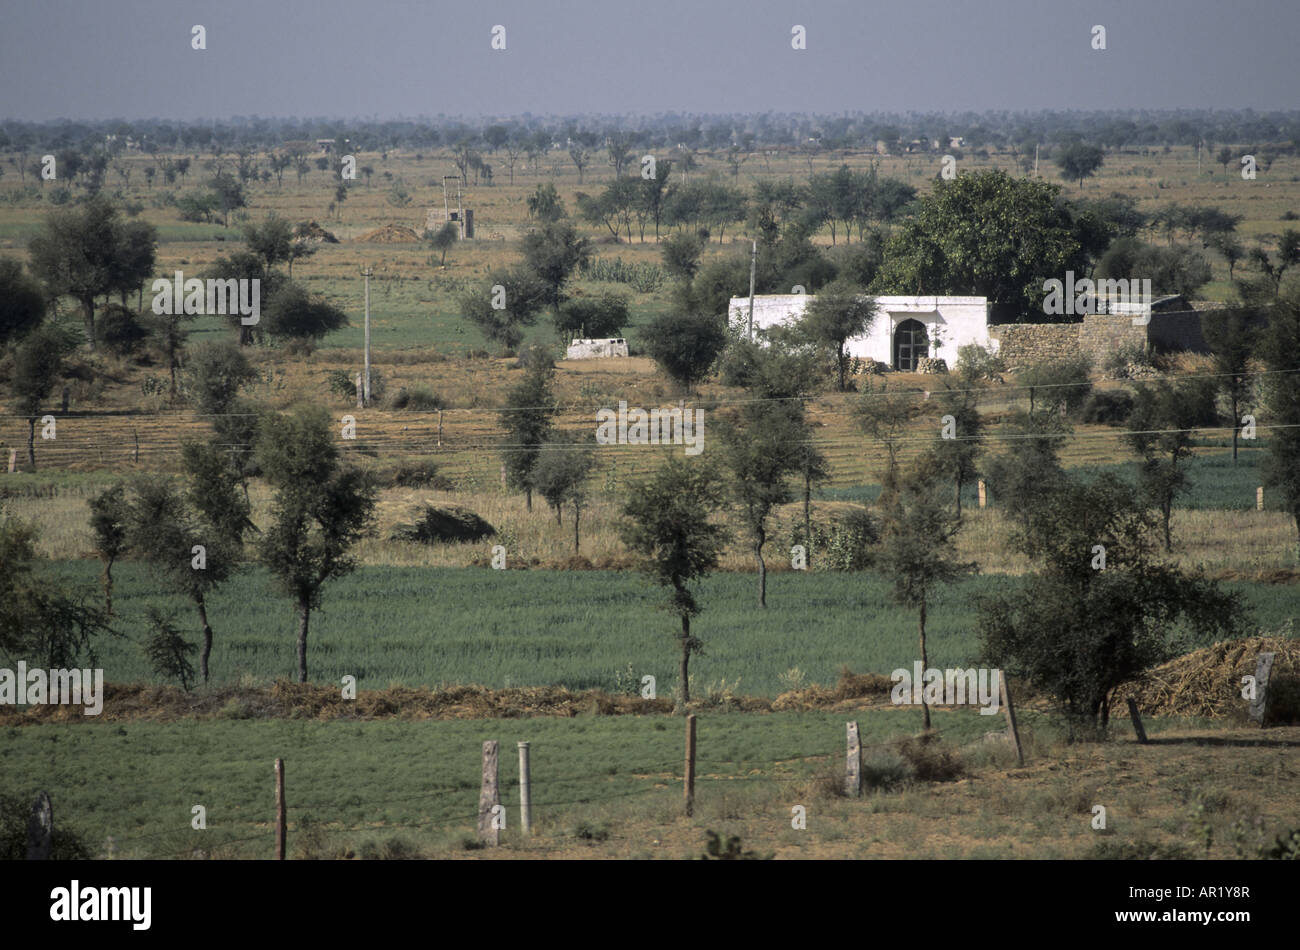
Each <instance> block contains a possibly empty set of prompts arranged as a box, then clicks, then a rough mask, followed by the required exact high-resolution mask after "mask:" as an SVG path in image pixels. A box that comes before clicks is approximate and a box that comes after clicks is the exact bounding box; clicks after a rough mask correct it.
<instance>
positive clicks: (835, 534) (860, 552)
mask: <svg viewBox="0 0 1300 950" xmlns="http://www.w3.org/2000/svg"><path fill="white" fill-rule="evenodd" d="M879 540H880V528H879V525H877V523H876V519H875V518H873V517H872V516H871V514H870V513H869V512H868V511H866V510H865V509H861V508H852V509H850V510H849V511H847V512H846V513H845V514H844V515H843V516H842V517H841V518H839V519H838V520H837V521H836V522H835V523H834V524H833V525H832V526H831V531H830V537H829V538H828V539H827V542H826V566H827V567H829V568H831V569H832V570H836V571H861V570H865V569H866V568H867V567H868V566H869V565H870V564H871V558H872V551H871V549H872V548H873V547H874V546H875V545H876V543H877V542H878V541H879Z"/></svg>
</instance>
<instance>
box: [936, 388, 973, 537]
mask: <svg viewBox="0 0 1300 950" xmlns="http://www.w3.org/2000/svg"><path fill="white" fill-rule="evenodd" d="M936 395H937V397H938V403H939V411H940V412H941V413H942V416H941V417H940V423H941V427H940V433H939V440H938V441H937V442H935V443H934V445H933V446H932V448H931V453H932V454H933V456H934V463H933V464H934V467H935V469H936V471H937V472H938V474H939V476H940V477H942V478H946V479H947V480H948V482H949V483H950V484H951V485H952V486H953V488H954V497H955V498H956V502H957V517H958V518H960V517H961V490H962V486H963V485H966V484H967V483H969V482H970V480H971V479H972V478H974V477H975V476H976V474H978V469H977V468H976V465H975V460H976V459H977V458H979V454H980V450H981V448H982V446H981V443H982V441H983V438H984V435H983V432H984V419H983V417H982V416H980V412H979V408H978V402H979V394H978V393H976V392H975V391H974V390H972V389H945V390H943V391H942V392H939V393H936ZM949 417H951V425H952V428H951V430H950V429H948V424H949ZM950 433H951V434H950Z"/></svg>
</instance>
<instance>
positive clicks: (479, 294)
mask: <svg viewBox="0 0 1300 950" xmlns="http://www.w3.org/2000/svg"><path fill="white" fill-rule="evenodd" d="M547 294H548V288H547V286H546V284H544V283H543V282H542V280H541V279H540V278H538V277H537V275H536V274H534V273H533V272H532V271H531V270H529V269H527V268H526V267H517V268H515V269H514V270H510V271H496V272H494V273H493V274H491V275H489V277H488V279H487V282H486V283H485V284H484V285H483V286H481V287H480V288H478V289H477V290H474V291H472V292H469V293H466V294H464V295H462V296H461V298H460V300H459V306H460V313H461V316H462V317H463V318H464V319H466V320H468V321H469V322H470V323H472V324H474V326H475V327H477V328H478V330H479V332H481V333H482V334H483V337H484V338H485V339H486V340H488V341H489V342H492V343H498V344H500V345H501V346H502V347H504V348H505V349H507V350H513V349H515V348H516V347H518V346H519V344H520V343H522V342H523V339H524V327H530V326H532V325H533V324H534V323H535V322H536V321H537V314H538V312H539V311H540V310H541V309H542V308H543V307H545V306H546V300H547Z"/></svg>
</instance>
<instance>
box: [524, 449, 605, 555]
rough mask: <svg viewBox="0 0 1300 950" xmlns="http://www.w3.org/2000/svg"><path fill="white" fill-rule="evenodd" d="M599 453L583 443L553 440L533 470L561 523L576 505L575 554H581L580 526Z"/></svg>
mask: <svg viewBox="0 0 1300 950" xmlns="http://www.w3.org/2000/svg"><path fill="white" fill-rule="evenodd" d="M595 461H596V456H595V453H594V452H593V451H592V450H591V448H590V447H588V446H586V445H583V444H573V443H570V442H560V441H557V440H552V441H548V442H546V443H544V444H543V445H542V448H541V451H540V452H539V453H538V455H537V463H536V466H535V467H534V470H533V483H534V484H535V486H536V488H537V491H538V493H539V494H540V495H541V496H542V497H543V498H545V499H546V503H547V504H548V505H550V506H551V508H553V509H554V510H555V520H556V523H557V524H560V523H563V511H564V506H565V505H566V504H567V505H569V506H571V507H572V508H573V553H574V554H575V555H576V554H577V553H578V539H579V536H578V528H579V522H580V520H581V518H582V509H583V507H584V506H585V505H586V503H587V482H588V480H589V479H590V478H591V474H592V468H593V466H594V465H595Z"/></svg>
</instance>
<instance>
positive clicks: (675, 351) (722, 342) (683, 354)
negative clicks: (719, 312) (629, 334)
mask: <svg viewBox="0 0 1300 950" xmlns="http://www.w3.org/2000/svg"><path fill="white" fill-rule="evenodd" d="M641 341H642V343H643V344H644V345H645V348H646V352H647V353H648V354H649V356H650V358H651V359H652V360H654V361H655V363H656V364H657V365H658V366H659V368H660V369H661V370H662V371H663V372H664V373H665V374H666V375H667V376H668V378H669V379H671V380H672V381H673V382H674V383H675V384H677V386H678V387H680V388H681V389H682V390H683V391H685V392H690V391H691V389H692V388H693V387H694V386H695V384H697V383H699V382H700V381H701V380H703V379H704V378H705V377H706V376H708V374H709V370H710V369H711V368H712V367H713V364H714V362H715V361H716V360H717V358H718V355H719V354H720V353H721V352H722V350H723V347H725V346H726V344H727V330H726V325H725V323H724V322H723V320H720V319H719V318H717V317H712V316H695V315H692V314H681V313H663V314H659V315H658V316H656V317H654V318H653V319H652V320H651V321H650V322H649V323H648V324H646V325H645V326H643V327H642V328H641Z"/></svg>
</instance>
